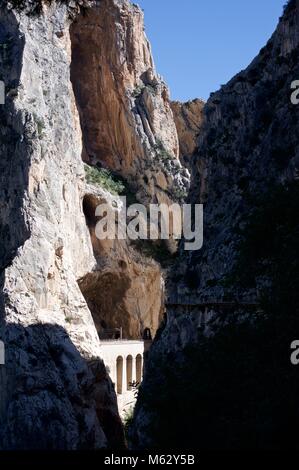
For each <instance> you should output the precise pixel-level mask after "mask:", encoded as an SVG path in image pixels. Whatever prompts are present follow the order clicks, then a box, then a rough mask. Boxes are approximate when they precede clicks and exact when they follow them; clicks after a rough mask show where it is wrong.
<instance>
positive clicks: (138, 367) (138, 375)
mask: <svg viewBox="0 0 299 470" xmlns="http://www.w3.org/2000/svg"><path fill="white" fill-rule="evenodd" d="M141 380H142V355H141V354H137V356H136V382H138V383H140V382H141Z"/></svg>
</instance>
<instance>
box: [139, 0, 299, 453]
mask: <svg viewBox="0 0 299 470" xmlns="http://www.w3.org/2000/svg"><path fill="white" fill-rule="evenodd" d="M298 25H299V3H298V1H294V0H291V1H290V2H289V3H288V5H287V6H286V9H285V13H284V15H283V17H282V18H281V20H280V22H279V25H278V27H277V29H276V31H275V33H274V35H273V36H272V38H271V39H270V41H269V42H268V43H267V45H266V46H265V47H264V48H263V49H262V50H261V51H260V53H259V55H258V56H257V57H256V58H255V59H254V61H253V62H252V63H251V64H250V66H249V67H248V68H247V69H246V70H244V71H242V72H241V73H239V74H238V75H237V76H236V77H234V78H233V79H232V80H231V81H230V82H229V83H228V84H227V85H225V86H223V87H222V88H221V90H219V91H218V92H217V93H214V94H212V95H211V97H210V99H209V100H208V102H207V104H206V106H205V108H204V121H203V124H202V127H201V131H200V136H199V141H198V152H197V155H196V156H195V159H196V168H197V170H196V173H195V174H194V175H193V181H194V182H193V186H192V187H191V191H190V198H191V200H193V202H201V203H204V214H205V218H204V220H205V221H204V246H203V249H202V250H200V251H198V252H193V253H189V254H186V253H184V252H182V255H181V258H180V261H179V263H178V265H177V266H176V269H175V271H174V272H173V275H172V283H171V282H170V284H169V292H168V294H169V299H168V302H169V306H168V309H167V320H166V321H165V323H164V325H163V327H162V328H161V330H160V331H159V332H158V334H157V337H156V340H155V342H154V345H153V347H152V348H151V351H150V353H149V357H148V362H147V365H146V374H145V379H144V382H143V385H142V388H141V391H140V395H139V399H138V402H137V409H136V413H135V420H134V427H133V432H132V442H133V445H134V446H136V447H139V448H144V449H145V448H151V447H154V448H157V447H161V448H167V446H174V447H175V446H178V447H181V446H182V447H184V446H186V447H188V446H191V447H192V446H193V447H196V448H198V446H201V448H203V449H239V448H240V449H245V448H246V449H261V448H262V449H278V448H297V438H298V436H297V432H295V431H294V430H295V429H296V428H297V426H298V413H297V398H296V393H297V390H298V376H297V372H296V371H295V370H294V367H293V366H292V365H291V364H290V361H289V358H288V357H287V356H288V351H289V344H290V342H291V341H292V338H293V331H295V330H297V328H298V297H297V291H298V284H297V282H298V264H297V256H296V252H297V250H298V235H297V234H298V215H297V214H298V212H297V209H296V207H297V206H298V164H299V160H298V155H299V153H298V152H299V139H298V132H297V127H298V118H299V114H298V106H294V104H292V103H291V100H290V97H291V93H292V90H291V83H292V81H293V80H296V79H297V78H298V76H299V68H298V56H299V34H298V31H299V27H298ZM251 217H253V218H252V219H251ZM249 221H250V225H247V223H249ZM244 247H246V248H244ZM240 266H241V267H242V269H241V270H240ZM237 269H239V272H238V271H237ZM245 273H246V275H247V277H246V276H244V274H245ZM240 279H241V282H240ZM278 377H280V379H279V385H278V383H277V378H278ZM275 384H277V385H275ZM282 396H283V397H284V400H281V397H282ZM283 423H288V424H287V425H286V424H283ZM293 435H294V437H293Z"/></svg>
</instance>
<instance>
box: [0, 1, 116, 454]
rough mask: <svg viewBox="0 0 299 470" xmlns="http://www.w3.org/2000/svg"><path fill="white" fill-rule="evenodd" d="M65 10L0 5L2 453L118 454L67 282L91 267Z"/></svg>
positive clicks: (74, 291)
mask: <svg viewBox="0 0 299 470" xmlns="http://www.w3.org/2000/svg"><path fill="white" fill-rule="evenodd" d="M69 24H70V21H69V15H68V10H67V6H65V5H59V6H58V5H53V6H50V7H48V8H45V9H44V14H43V15H39V16H27V15H26V14H25V12H21V13H18V12H16V11H15V10H8V8H6V7H5V6H2V7H1V27H0V43H1V48H0V53H1V76H2V77H3V78H4V81H5V84H6V91H7V101H6V104H5V106H1V159H0V161H1V163H0V165H1V171H0V175H1V176H0V178H1V186H0V191H1V198H0V199H1V207H0V232H1V253H0V266H1V339H2V340H3V341H4V343H5V351H6V364H5V367H2V368H1V386H0V390H1V392H0V393H1V400H0V403H1V407H0V423H1V426H0V448H1V449H29V448H43V449H44V448H53V449H54V448H55V449H80V448H81V449H82V448H100V447H106V446H107V445H115V446H121V445H122V444H123V436H122V427H121V423H120V420H119V416H118V411H117V404H116V396H115V392H114V388H113V386H112V383H111V381H110V379H109V377H108V375H107V373H106V370H105V367H104V364H103V363H102V361H101V360H100V355H99V338H98V335H97V331H96V328H95V325H94V322H93V319H92V316H91V313H90V311H89V309H88V307H87V304H86V302H85V299H84V297H83V296H82V293H81V291H80V289H79V286H78V283H77V280H78V279H79V278H81V277H82V276H84V275H86V274H87V273H88V272H90V271H91V270H92V268H93V266H94V265H95V264H96V261H95V258H94V256H93V251H92V245H91V241H90V235H89V232H88V229H87V227H86V222H85V217H84V213H83V208H82V199H83V195H84V190H85V181H84V168H83V162H82V160H81V139H82V137H81V131H80V124H79V116H78V113H77V110H76V105H75V99H74V95H73V91H72V85H71V82H70V62H71V43H70V36H69V32H68V30H69Z"/></svg>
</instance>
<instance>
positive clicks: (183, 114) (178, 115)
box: [171, 99, 205, 167]
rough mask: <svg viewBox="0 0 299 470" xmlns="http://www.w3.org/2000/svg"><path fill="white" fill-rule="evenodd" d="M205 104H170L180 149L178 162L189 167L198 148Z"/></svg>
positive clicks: (197, 101)
mask: <svg viewBox="0 0 299 470" xmlns="http://www.w3.org/2000/svg"><path fill="white" fill-rule="evenodd" d="M204 105H205V102H204V101H203V100H200V99H195V100H192V101H187V102H186V103H180V102H179V101H172V102H171V109H172V112H173V117H174V122H175V125H176V128H177V132H178V137H179V147H180V152H179V153H180V160H181V162H182V164H183V165H185V166H187V167H189V166H190V160H192V157H193V155H194V154H195V152H196V150H197V146H198V138H199V134H200V130H201V126H202V123H203V109H204Z"/></svg>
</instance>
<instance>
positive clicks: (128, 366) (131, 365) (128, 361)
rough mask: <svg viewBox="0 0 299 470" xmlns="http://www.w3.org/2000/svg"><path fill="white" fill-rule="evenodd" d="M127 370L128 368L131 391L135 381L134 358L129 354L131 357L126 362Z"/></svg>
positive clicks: (128, 385)
mask: <svg viewBox="0 0 299 470" xmlns="http://www.w3.org/2000/svg"><path fill="white" fill-rule="evenodd" d="M126 366H127V367H126V368H127V390H131V388H132V387H131V385H130V384H131V383H132V379H133V357H132V356H131V354H129V356H127V360H126Z"/></svg>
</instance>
